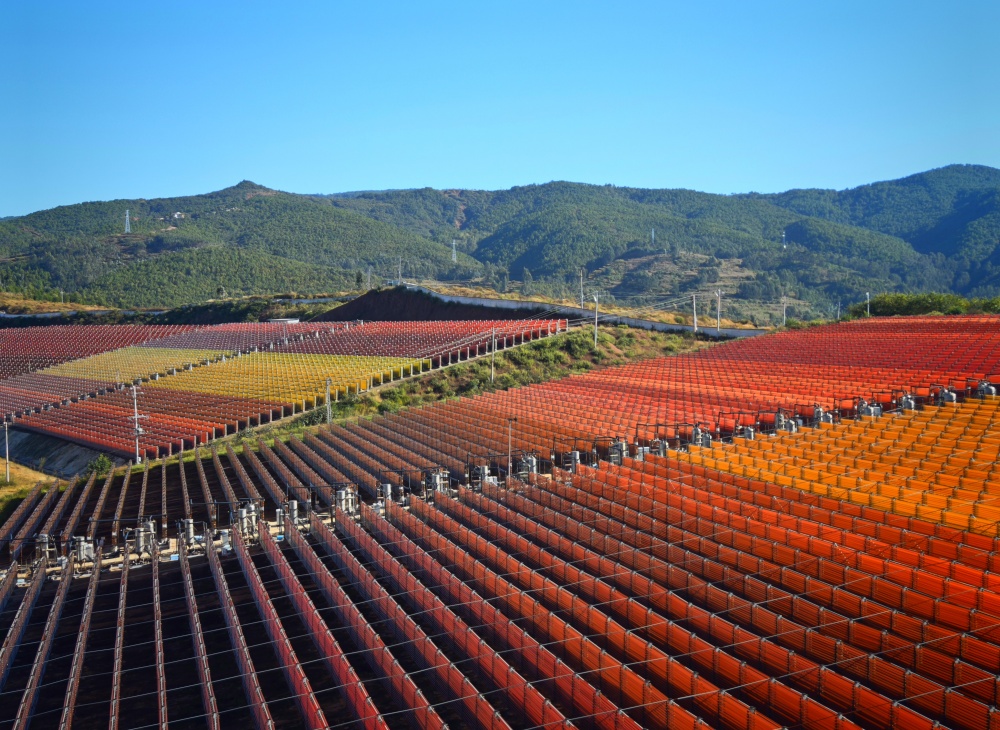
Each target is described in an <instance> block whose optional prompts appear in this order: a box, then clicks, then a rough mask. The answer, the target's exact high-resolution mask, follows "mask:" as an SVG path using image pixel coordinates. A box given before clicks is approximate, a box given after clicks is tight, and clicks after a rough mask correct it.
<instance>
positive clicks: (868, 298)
mask: <svg viewBox="0 0 1000 730" xmlns="http://www.w3.org/2000/svg"><path fill="white" fill-rule="evenodd" d="M865 307H866V308H867V309H868V316H869V317H871V316H872V295H871V292H867V291H866V292H865Z"/></svg>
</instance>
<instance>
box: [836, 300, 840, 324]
mask: <svg viewBox="0 0 1000 730" xmlns="http://www.w3.org/2000/svg"><path fill="white" fill-rule="evenodd" d="M837 321H838V322H839V321H840V300H839V299H838V300H837Z"/></svg>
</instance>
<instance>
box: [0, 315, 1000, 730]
mask: <svg viewBox="0 0 1000 730" xmlns="http://www.w3.org/2000/svg"><path fill="white" fill-rule="evenodd" d="M366 326H367V325H366ZM997 333H1000V318H996V317H925V318H912V319H893V320H877V319H876V320H866V321H860V322H851V323H844V324H838V325H832V326H827V327H817V328H813V329H809V330H802V331H794V332H786V333H780V334H775V335H767V336H764V337H760V338H757V339H754V340H745V341H740V342H732V343H726V344H722V345H719V346H716V347H712V348H707V349H704V350H700V351H698V352H695V353H691V354H686V355H680V356H676V357H672V358H663V359H660V360H654V361H650V362H646V363H636V364H632V365H626V366H623V367H619V368H609V369H606V370H600V371H595V372H591V373H587V374H585V375H580V376H574V377H571V378H568V379H565V380H562V381H557V382H553V383H547V384H543V385H537V386H530V387H525V388H521V389H515V390H508V391H502V392H497V393H491V394H488V395H483V396H479V397H476V398H468V399H459V400H451V401H447V402H443V403H440V404H436V405H431V406H427V407H423V408H419V409H411V410H404V411H401V412H399V413H395V414H392V415H387V416H381V417H378V418H374V419H365V420H360V421H357V422H351V423H347V424H344V425H337V426H333V427H322V428H319V429H316V430H315V431H314V432H311V433H308V434H306V435H305V436H303V437H302V438H298V437H292V438H290V439H289V440H288V441H287V442H284V441H280V440H279V441H276V442H275V443H274V444H273V446H269V445H267V444H265V443H263V442H260V443H258V444H257V446H256V448H244V449H243V450H242V453H237V452H236V451H234V450H233V448H232V446H231V445H229V444H224V443H223V444H220V443H209V444H208V445H207V446H206V445H205V444H204V442H200V443H199V447H198V448H197V449H196V452H195V453H193V454H189V455H188V458H185V459H181V460H177V459H176V458H174V459H169V460H166V459H160V460H147V461H146V462H145V463H144V464H143V465H142V467H141V468H137V469H134V470H132V469H127V470H119V471H117V472H115V473H113V474H111V475H109V476H107V477H106V478H101V479H99V478H90V479H87V480H80V481H77V482H75V483H72V484H69V485H65V489H64V490H63V491H60V490H59V489H55V488H49V489H43V488H39V489H37V490H35V491H34V492H32V493H31V494H29V496H28V498H27V499H26V500H25V501H24V502H23V503H22V505H21V507H20V508H19V509H18V510H17V511H16V512H15V513H14V514H12V515H11V516H10V517H9V518H8V519H7V521H6V522H5V523H4V524H3V525H0V540H2V542H0V545H2V547H0V561H4V562H5V563H9V564H10V568H9V569H8V570H7V572H6V573H5V574H4V577H3V578H2V580H0V636H2V641H3V644H2V646H0V724H3V725H4V726H7V727H27V726H28V725H29V724H30V725H31V727H49V726H53V727H56V726H65V727H68V726H70V725H73V726H76V727H95V726H101V727H104V726H106V725H108V724H109V722H110V723H111V725H112V726H114V727H130V728H139V727H149V726H160V727H162V726H165V725H167V724H168V723H169V725H170V726H180V727H206V726H207V727H220V728H221V727H233V726H236V725H238V724H240V723H242V724H244V725H246V726H256V727H289V728H291V727H314V728H320V727H344V728H347V727H351V728H353V727H366V728H397V727H399V728H402V727H420V728H434V727H437V728H443V727H445V726H448V727H453V728H454V727H487V728H508V727H510V728H540V727H586V728H640V727H642V728H664V729H666V728H671V729H673V728H724V729H726V730H737V729H743V728H810V729H812V728H816V729H817V730H818V729H824V730H825V729H828V728H834V729H843V730H847V729H848V728H886V729H888V728H922V729H926V730H932V729H933V728H940V727H952V728H961V729H962V730H982V729H989V728H997V727H1000V712H998V710H997V709H996V707H997V706H998V700H1000V696H998V695H1000V680H998V676H1000V594H998V592H997V589H998V587H1000V581H998V579H997V577H996V576H997V575H998V572H1000V564H998V558H997V556H998V555H1000V530H998V525H1000V505H998V504H997V503H996V502H995V501H994V500H995V499H996V496H995V495H996V494H997V492H998V489H1000V487H998V486H997V484H996V461H997V451H998V449H1000V425H998V424H997V409H998V408H1000V400H998V399H997V397H996V395H995V394H994V389H993V385H991V383H993V382H995V381H996V380H998V378H997V377H995V373H997V372H1000V369H998V367H997V365H998V361H1000V335H998V334H997ZM539 334H541V332H539ZM338 336H339V335H338V334H334V333H331V339H333V338H335V337H338ZM352 336H353V335H352ZM489 339H490V342H489V344H490V346H492V333H490V338H489ZM324 341H325V335H321V337H319V338H314V339H313V340H310V339H309V338H308V336H307V337H306V339H304V340H299V341H298V342H294V341H292V342H289V343H287V346H288V347H290V348H297V347H301V348H302V349H303V350H309V349H322V348H320V347H314V345H315V344H316V343H322V342H324ZM307 345H308V347H307ZM479 346H482V343H479ZM282 347H284V345H282ZM469 347H473V345H469ZM277 349H278V347H276V350H277ZM452 353H453V354H452V356H453V357H454V356H456V355H454V350H453V351H452ZM264 354H270V349H268V351H267V353H264ZM337 354H339V353H331V352H314V353H310V356H313V357H333V356H335V355H337ZM366 356H367V357H398V355H393V354H390V353H385V352H383V353H372V354H368V355H366ZM457 356H458V357H462V356H463V354H462V352H461V350H459V354H458V355H457ZM465 356H468V355H467V354H466V355H465ZM245 357H247V356H246V355H245V354H244V355H242V356H240V357H239V358H237V359H236V360H227V362H226V363H221V362H220V363H215V364H212V365H211V366H207V367H204V366H203V367H204V369H205V370H206V371H210V370H212V369H213V368H222V367H225V366H228V365H229V363H230V362H239V361H241V360H243V359H244V358H245ZM414 357H420V356H418V355H416V354H415V355H414ZM435 357H437V358H438V359H439V360H440V359H441V358H447V354H437V355H436V356H435ZM246 362H254V360H249V359H248V360H246ZM216 372H217V371H216ZM177 377H181V376H177ZM167 380H168V378H166V377H165V378H164V379H163V380H161V381H156V383H155V384H147V387H145V388H144V391H145V392H153V391H156V392H160V391H163V392H167V391H169V390H170V389H169V388H165V387H162V386H161V385H160V383H164V382H166V381H167ZM178 382H181V381H178ZM183 392H193V391H183ZM90 400H92V401H97V400H100V399H99V398H94V399H90ZM66 410H67V411H69V410H71V409H70V408H67V409H66ZM92 551H93V552H92ZM61 558H66V560H64V561H63V560H61ZM15 561H16V562H15Z"/></svg>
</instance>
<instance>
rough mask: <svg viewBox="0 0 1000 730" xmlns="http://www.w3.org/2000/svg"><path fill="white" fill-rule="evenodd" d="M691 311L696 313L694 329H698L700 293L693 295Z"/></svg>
mask: <svg viewBox="0 0 1000 730" xmlns="http://www.w3.org/2000/svg"><path fill="white" fill-rule="evenodd" d="M691 311H692V312H693V313H694V331H695V332H697V331H698V295H697V294H692V295H691Z"/></svg>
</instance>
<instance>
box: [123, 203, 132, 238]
mask: <svg viewBox="0 0 1000 730" xmlns="http://www.w3.org/2000/svg"><path fill="white" fill-rule="evenodd" d="M125 232H126V233H131V232H132V224H131V223H130V222H129V219H128V208H126V209H125Z"/></svg>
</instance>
